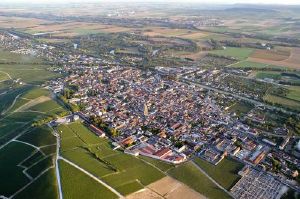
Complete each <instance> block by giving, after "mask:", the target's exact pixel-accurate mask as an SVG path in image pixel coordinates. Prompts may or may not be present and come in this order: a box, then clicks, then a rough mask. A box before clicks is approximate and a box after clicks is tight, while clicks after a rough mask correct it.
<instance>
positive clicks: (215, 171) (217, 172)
mask: <svg viewBox="0 0 300 199" xmlns="http://www.w3.org/2000/svg"><path fill="white" fill-rule="evenodd" d="M194 161H195V163H196V164H197V165H198V166H200V167H201V168H202V169H203V170H204V171H206V172H207V173H208V175H210V176H211V177H212V178H213V179H214V180H216V181H217V182H218V183H219V184H220V185H221V186H222V187H224V188H225V189H227V190H230V188H231V187H232V186H233V185H234V184H235V183H236V182H237V181H238V180H239V179H240V176H239V175H238V172H239V171H240V170H241V169H242V168H243V167H244V165H243V164H242V163H240V162H237V161H236V160H233V159H230V158H225V159H224V160H222V161H221V162H220V163H219V164H218V165H217V166H215V165H212V164H210V163H209V162H207V161H204V160H202V159H200V158H196V159H195V160H194Z"/></svg>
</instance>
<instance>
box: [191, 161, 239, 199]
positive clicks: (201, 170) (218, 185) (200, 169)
mask: <svg viewBox="0 0 300 199" xmlns="http://www.w3.org/2000/svg"><path fill="white" fill-rule="evenodd" d="M191 162H192V163H193V164H194V166H195V167H196V168H198V169H199V171H200V172H201V173H203V174H204V175H205V176H206V177H207V178H209V179H210V180H211V181H212V182H213V183H214V184H215V185H216V186H217V187H219V188H220V189H222V190H223V191H224V192H226V193H227V194H228V195H230V196H231V197H232V198H234V196H233V195H232V194H231V193H230V192H229V191H227V189H225V188H223V187H222V186H221V185H220V184H219V183H217V182H216V181H215V180H214V179H213V178H212V177H210V176H209V175H208V174H207V173H206V172H205V171H204V170H203V169H202V168H201V167H199V166H198V165H197V164H196V163H195V162H194V161H191Z"/></svg>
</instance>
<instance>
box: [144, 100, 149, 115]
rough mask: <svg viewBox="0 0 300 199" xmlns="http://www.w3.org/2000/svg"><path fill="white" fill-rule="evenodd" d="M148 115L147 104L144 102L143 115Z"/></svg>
mask: <svg viewBox="0 0 300 199" xmlns="http://www.w3.org/2000/svg"><path fill="white" fill-rule="evenodd" d="M148 115H149V111H148V106H147V104H146V103H145V104H144V116H148Z"/></svg>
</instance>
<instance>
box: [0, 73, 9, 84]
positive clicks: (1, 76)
mask: <svg viewBox="0 0 300 199" xmlns="http://www.w3.org/2000/svg"><path fill="white" fill-rule="evenodd" d="M5 80H9V77H8V75H7V74H6V73H3V72H1V71H0V82H3V81H5Z"/></svg>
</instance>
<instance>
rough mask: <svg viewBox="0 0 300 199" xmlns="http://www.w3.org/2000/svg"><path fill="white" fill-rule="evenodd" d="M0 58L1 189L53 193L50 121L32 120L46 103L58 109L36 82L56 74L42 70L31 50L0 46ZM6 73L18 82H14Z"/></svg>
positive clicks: (21, 194) (22, 194) (25, 194)
mask: <svg viewBox="0 0 300 199" xmlns="http://www.w3.org/2000/svg"><path fill="white" fill-rule="evenodd" d="M0 62H2V64H1V66H0V68H1V69H0V71H1V74H5V75H6V79H4V80H5V81H2V82H1V83H0V84H1V86H2V87H1V89H2V90H1V92H3V93H2V95H1V96H0V111H1V113H2V115H1V117H0V144H1V148H0V159H1V160H0V161H1V164H0V167H1V169H0V172H1V174H0V175H1V180H0V181H1V182H0V183H1V185H0V187H1V188H0V195H4V196H7V197H9V196H14V198H33V197H34V198H36V196H37V195H38V196H39V197H40V198H57V197H58V196H57V185H56V178H55V176H54V172H53V171H54V170H53V169H52V168H53V167H54V165H53V158H54V154H55V147H56V140H55V138H54V136H53V134H52V132H51V129H49V127H47V126H40V127H36V128H34V127H32V126H31V124H32V122H34V121H35V120H39V119H42V118H44V117H45V115H47V114H48V112H49V111H51V109H57V110H63V109H62V108H61V106H59V105H58V104H57V103H55V102H54V101H53V100H52V99H51V98H49V96H50V93H49V91H48V90H46V89H44V88H41V87H39V86H38V85H39V84H42V83H44V82H45V81H46V80H48V79H51V78H54V77H58V75H57V74H55V73H53V72H50V71H48V70H46V67H47V66H44V65H42V64H41V63H42V62H43V61H42V59H40V58H36V57H32V56H26V55H19V54H15V53H11V52H8V51H3V50H1V51H0ZM1 77H2V76H1ZM10 78H12V79H13V80H18V81H21V82H23V83H22V84H16V83H15V82H13V81H12V80H10ZM29 84H30V85H29ZM40 98H47V100H48V101H50V103H49V104H43V103H42V101H41V100H40ZM41 103H42V106H39V105H40V104H41ZM33 105H34V106H33ZM31 108H33V110H34V111H35V112H32V111H33V110H30V109H31ZM37 111H39V112H37ZM42 111H43V112H42ZM49 114H50V113H49ZM53 114H55V113H52V111H51V115H53ZM13 138H14V140H12V139H13ZM3 144H4V145H3ZM12 154H17V155H12ZM4 162H5V164H3V163H4Z"/></svg>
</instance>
